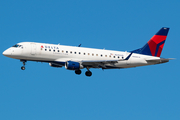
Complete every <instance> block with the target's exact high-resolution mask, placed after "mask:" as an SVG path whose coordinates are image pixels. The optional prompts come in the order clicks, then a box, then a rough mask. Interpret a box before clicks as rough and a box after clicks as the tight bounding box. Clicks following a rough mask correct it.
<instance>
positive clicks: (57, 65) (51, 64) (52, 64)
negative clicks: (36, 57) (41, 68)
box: [49, 63, 62, 67]
mask: <svg viewBox="0 0 180 120" xmlns="http://www.w3.org/2000/svg"><path fill="white" fill-rule="evenodd" d="M49 65H50V66H51V67H62V65H59V64H56V63H49Z"/></svg>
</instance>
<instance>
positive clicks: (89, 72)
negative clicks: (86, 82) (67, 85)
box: [75, 68, 92, 77]
mask: <svg viewBox="0 0 180 120" xmlns="http://www.w3.org/2000/svg"><path fill="white" fill-rule="evenodd" d="M75 73H76V74H77V75H80V74H81V70H75ZM85 75H86V76H88V77H90V76H91V75H92V72H91V71H90V70H89V69H88V68H87V71H86V73H85Z"/></svg>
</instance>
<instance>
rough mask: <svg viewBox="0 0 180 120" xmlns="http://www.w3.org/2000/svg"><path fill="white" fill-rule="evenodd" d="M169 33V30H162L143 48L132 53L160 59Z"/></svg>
mask: <svg viewBox="0 0 180 120" xmlns="http://www.w3.org/2000/svg"><path fill="white" fill-rule="evenodd" d="M168 31H169V28H166V27H163V28H161V29H160V30H159V31H158V32H157V33H156V34H155V35H154V36H153V37H152V38H151V39H150V40H149V41H148V42H147V43H146V44H145V45H144V46H143V47H142V48H140V49H137V50H134V51H132V52H133V53H139V54H144V55H151V56H157V57H160V56H161V52H162V49H163V47H164V43H165V41H166V37H167V34H168Z"/></svg>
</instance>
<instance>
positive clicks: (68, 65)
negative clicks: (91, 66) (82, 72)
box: [65, 61, 84, 70]
mask: <svg viewBox="0 0 180 120" xmlns="http://www.w3.org/2000/svg"><path fill="white" fill-rule="evenodd" d="M65 68H66V69H68V70H79V69H83V68H84V67H83V65H81V64H80V63H78V62H73V61H67V62H66V63H65Z"/></svg>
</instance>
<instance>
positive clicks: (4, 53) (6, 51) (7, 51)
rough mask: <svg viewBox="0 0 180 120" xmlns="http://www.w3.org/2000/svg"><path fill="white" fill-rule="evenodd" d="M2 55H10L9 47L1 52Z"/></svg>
mask: <svg viewBox="0 0 180 120" xmlns="http://www.w3.org/2000/svg"><path fill="white" fill-rule="evenodd" d="M3 55H4V56H9V55H11V51H10V50H9V49H7V50H5V51H4V52H3Z"/></svg>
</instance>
